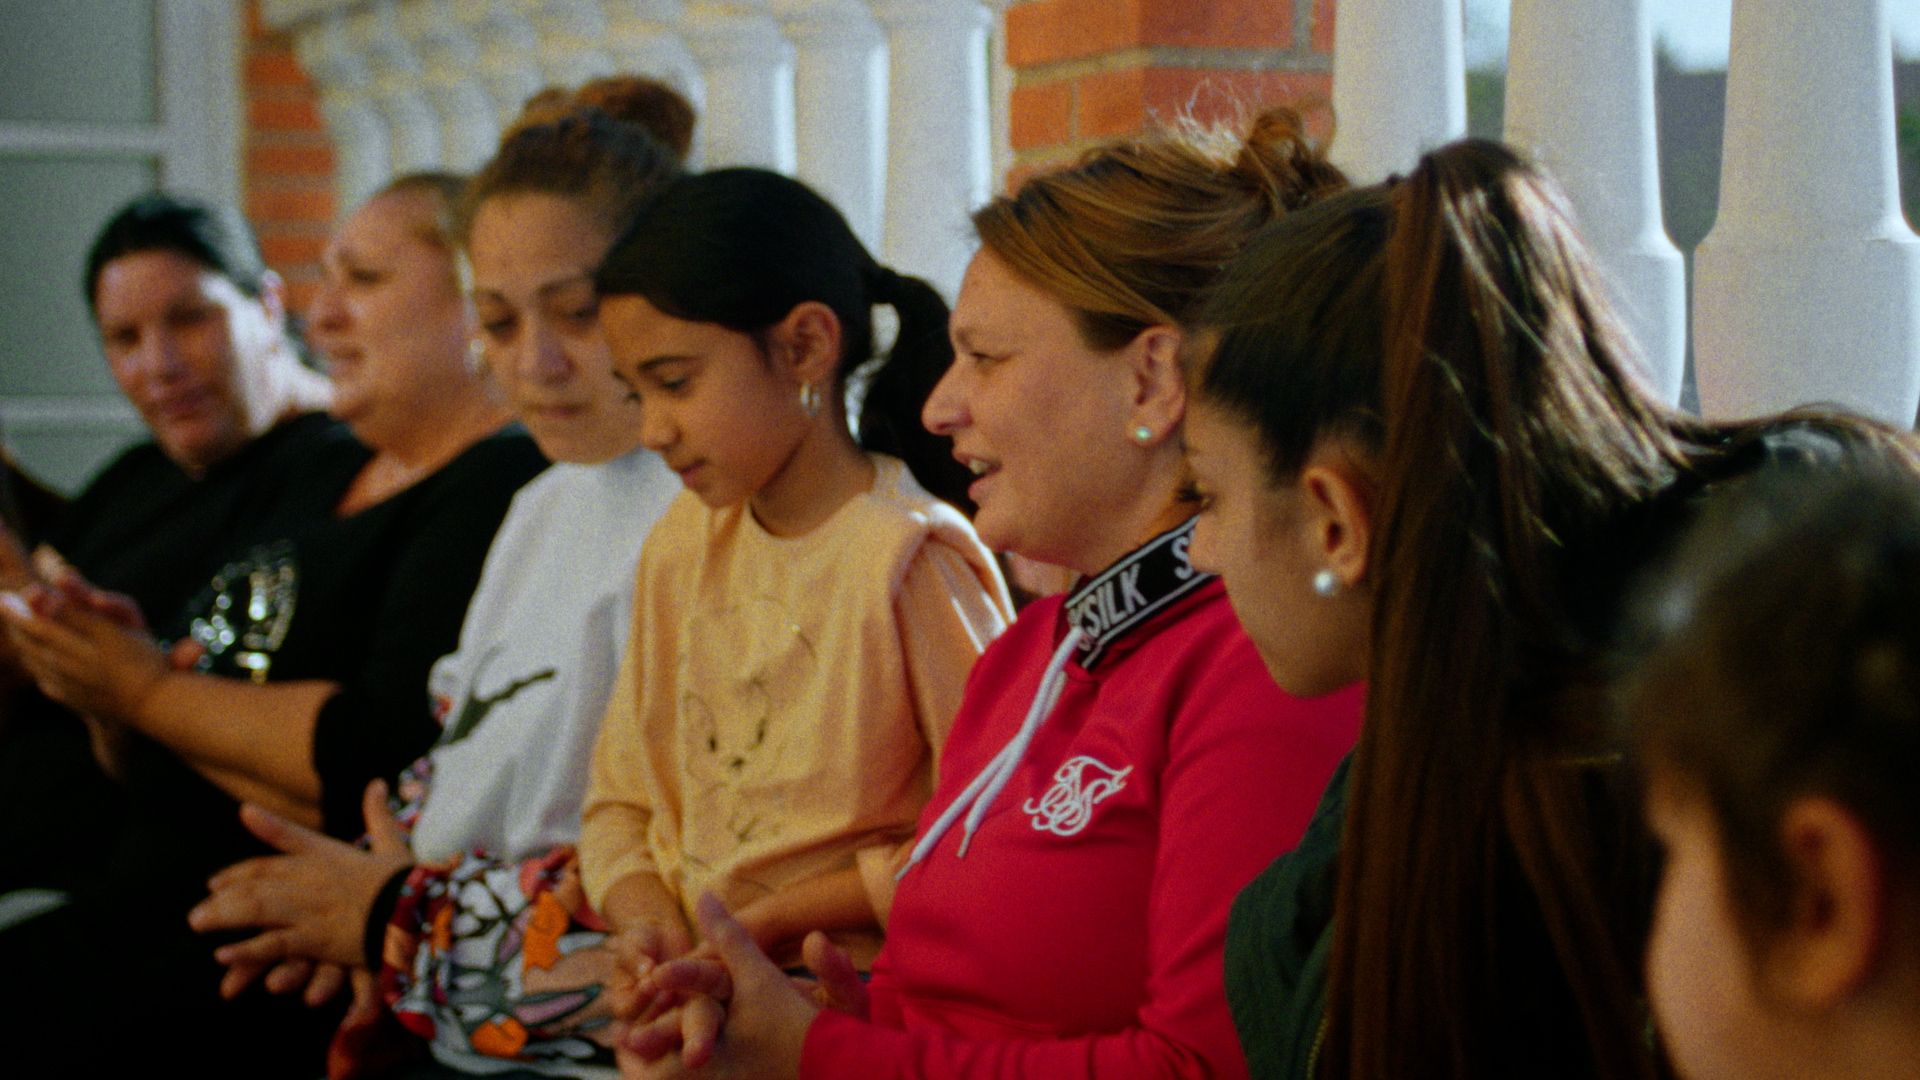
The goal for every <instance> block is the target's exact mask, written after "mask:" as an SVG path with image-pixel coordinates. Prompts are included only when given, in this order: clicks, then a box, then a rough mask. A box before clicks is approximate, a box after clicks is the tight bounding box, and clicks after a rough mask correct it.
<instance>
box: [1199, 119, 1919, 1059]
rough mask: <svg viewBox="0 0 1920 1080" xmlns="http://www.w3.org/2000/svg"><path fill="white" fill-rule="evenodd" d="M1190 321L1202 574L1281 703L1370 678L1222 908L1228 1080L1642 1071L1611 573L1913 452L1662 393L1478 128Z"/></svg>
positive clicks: (1324, 213)
mask: <svg viewBox="0 0 1920 1080" xmlns="http://www.w3.org/2000/svg"><path fill="white" fill-rule="evenodd" d="M1201 323H1202V324H1203V326H1204V327H1205V328H1206V330H1205V333H1204V335H1203V347H1202V348H1200V349H1199V350H1197V352H1198V354H1199V355H1197V356H1196V357H1195V358H1194V362H1193V364H1192V378H1193V380H1194V382H1193V385H1194V388H1195V393H1196V396H1197V399H1198V400H1197V402H1196V405H1195V409H1194V418H1193V423H1192V424H1191V425H1190V428H1189V431H1188V446H1189V450H1190V455H1189V457H1190V461H1191V463H1192V467H1193V470H1194V473H1195V476H1196V478H1197V480H1198V482H1199V485H1200V488H1201V491H1202V494H1203V497H1205V498H1207V499H1208V500H1210V502H1209V508H1208V510H1207V511H1206V512H1204V513H1203V514H1202V517H1201V527H1200V530H1199V533H1198V535H1197V536H1196V538H1195V543H1194V551H1195V556H1196V559H1197V560H1198V561H1200V562H1201V563H1203V564H1206V565H1211V566H1213V567H1216V568H1218V569H1219V570H1220V572H1221V573H1222V575H1223V576H1224V577H1225V579H1226V582H1227V589H1228V591H1229V593H1230V594H1231V595H1232V597H1233V600H1234V606H1235V608H1236V609H1237V610H1238V611H1239V612H1240V614H1241V618H1242V620H1243V621H1244V622H1245V624H1246V625H1247V628H1248V630H1249V632H1250V633H1251V634H1252V635H1253V637H1254V640H1255V641H1256V642H1258V643H1259V645H1260V648H1261V652H1262V655H1263V656H1264V657H1265V659H1266V661H1267V666H1268V669H1269V670H1270V671H1271V672H1272V673H1273V675H1274V677H1275V678H1276V679H1277V680H1278V681H1279V682H1280V684H1281V685H1282V686H1284V687H1287V688H1288V689H1291V690H1295V691H1297V692H1300V693H1315V692H1321V691H1324V690H1327V689H1329V688H1332V687H1335V686H1339V685H1342V684H1344V683H1349V682H1355V681H1359V680H1361V679H1365V680H1366V681H1367V682H1368V685H1369V699H1368V704H1367V721H1366V726H1365V727H1364V729H1363V732H1362V735H1361V738H1360V745H1359V747H1358V749H1357V750H1356V751H1355V752H1354V755H1353V757H1352V759H1351V766H1350V768H1348V767H1345V766H1343V768H1342V770H1341V773H1340V774H1339V775H1338V776H1337V777H1336V778H1335V780H1334V782H1333V783H1332V785H1330V787H1329V789H1328V792H1327V795H1326V797H1325V799H1324V801H1323V802H1322V805H1321V807H1320V810H1319V811H1318V812H1317V814H1316V817H1315V821H1314V824H1313V825H1312V826H1311V827H1310V828H1309V830H1308V835H1307V839H1306V840H1305V841H1304V842H1303V843H1302V845H1301V849H1300V850H1299V851H1297V852H1295V853H1293V854H1292V855H1289V856H1287V857H1285V858H1282V859H1280V860H1279V861H1278V862H1276V863H1275V864H1274V866H1273V867H1272V868H1270V869H1269V870H1268V871H1267V872H1266V873H1265V874H1263V875H1261V877H1260V878H1259V879H1258V880H1256V881H1255V882H1254V883H1253V885H1252V886H1250V887H1249V888H1248V889H1247V891H1246V892H1244V893H1243V894H1242V895H1241V897H1240V899H1239V900H1238V901H1237V902H1236V904H1235V908H1234V917H1233V922H1232V926H1231V929H1230V932H1229V938H1228V948H1227V970H1228V976H1227V984H1228V991H1229V996H1230V998H1231V999H1232V1002H1233V1007H1234V1015H1235V1020H1236V1022H1237V1024H1238V1026H1239V1028H1240V1033H1241V1038H1242V1041H1243V1043H1244V1044H1245V1046H1246V1049H1247V1054H1248V1060H1249V1064H1250V1066H1251V1067H1252V1070H1253V1072H1254V1074H1255V1075H1257V1076H1288V1077H1307V1076H1320V1077H1342V1078H1345V1077H1366V1078H1388V1077H1391V1078H1394V1080H1405V1078H1417V1077H1457V1078H1467V1077H1473V1078H1480V1077H1488V1076H1555V1077H1581V1076H1593V1077H1609V1078H1612V1077H1651V1076H1654V1075H1657V1074H1658V1072H1659V1070H1660V1065H1659V1062H1658V1061H1657V1059H1656V1056H1655V1055H1654V1053H1653V1052H1652V1051H1651V1050H1650V1049H1649V1046H1648V1043H1647V1040H1646V1037H1645V1032H1646V1015H1645V1009H1644V1006H1643V1004H1642V996H1641V993H1640V978H1639V974H1638V972H1639V955H1640V945H1641V942H1642V940H1643V933H1644V926H1643V922H1642V916H1643V915H1644V912H1645V903H1644V889H1645V885H1646V882H1645V881H1644V879H1643V875H1642V873H1641V871H1642V870H1643V869H1644V866H1645V864H1646V859H1645V858H1644V845H1643V844H1642V843H1641V842H1640V841H1639V838H1638V836H1637V835H1636V834H1635V832H1634V830H1633V829H1632V828H1631V821H1630V815H1628V814H1626V813H1624V812H1622V810H1621V808H1620V805H1619V798H1618V795H1617V793H1616V791H1615V788H1616V785H1617V773H1618V771H1619V770H1618V769H1617V768H1616V765H1617V762H1618V760H1619V748H1618V746H1617V745H1616V743H1615V741H1614V740H1611V739H1609V738H1608V734H1607V725H1606V723H1605V715H1604V710H1603V709H1601V708H1600V697H1601V693H1600V691H1601V688H1602V687H1603V686H1604V684H1605V676H1606V674H1607V671H1608V668H1607V663H1608V658H1609V657H1610V656H1611V655H1612V652H1611V648H1610V647H1611V645H1612V642H1613V638H1614V635H1615V624H1616V618H1615V615H1616V609H1617V607H1618V600H1619V596H1620V594H1621V592H1622V587H1623V582H1624V581H1625V580H1626V578H1627V577H1628V575H1629V574H1631V573H1632V572H1633V571H1634V570H1635V569H1636V568H1638V567H1640V566H1642V565H1643V564H1644V563H1645V561H1646V560H1647V558H1648V557H1649V555H1650V553H1652V552H1654V551H1656V550H1658V549H1659V548H1660V546H1661V544H1662V543H1663V541H1664V539H1665V538H1666V537H1667V536H1669V535H1670V534H1671V533H1672V531H1673V529H1674V528H1675V527H1676V526H1677V525H1678V524H1679V523H1680V522H1681V521H1682V520H1684V518H1685V517H1686V512H1687V507H1688V505H1689V501H1690V499H1691V497H1692V496H1693V495H1694V494H1695V493H1696V492H1698V491H1699V490H1700V489H1701V488H1702V487H1703V486H1704V485H1707V484H1710V483H1712V482H1714V481H1715V480H1717V479H1720V478H1723V477H1727V476H1731V475H1739V474H1744V473H1747V472H1751V471H1753V470H1755V469H1758V468H1760V467H1762V466H1763V465H1765V464H1766V463H1767V462H1769V461H1770V460H1773V459H1775V458H1780V457H1789V458H1796V459H1798V458H1810V459H1814V460H1828V459H1833V458H1838V457H1845V456H1849V455H1853V454H1862V455H1868V456H1872V455H1876V454H1880V453H1890V454H1893V455H1894V456H1896V457H1897V456H1902V455H1905V454H1906V453H1907V452H1908V451H1907V450H1906V449H1905V448H1904V447H1902V446H1899V445H1896V443H1895V441H1894V440H1893V438H1892V436H1890V435H1889V434H1888V433H1886V432H1883V431H1881V430H1879V429H1877V428H1874V427H1872V426H1871V425H1868V424H1866V423H1864V422H1860V421H1854V420H1850V419H1846V418H1840V417H1816V416H1809V417H1805V418H1797V419H1795V418H1781V419H1773V420H1766V421H1758V422H1754V423H1750V424H1743V425H1733V426H1713V425H1707V424H1703V423H1701V422H1699V421H1696V420H1693V419H1690V418H1688V417H1685V416H1682V415H1679V414H1676V413H1674V412H1671V411H1669V410H1667V409H1666V408H1664V407H1663V406H1661V405H1659V404H1657V403H1656V402H1655V401H1654V400H1653V398H1652V397H1651V396H1650V395H1649V394H1648V393H1647V391H1646V390H1645V389H1644V386H1643V383H1642V380H1641V376H1640V374H1639V371H1638V368H1637V367H1636V364H1637V361H1636V358H1635V357H1634V355H1633V353H1632V350H1631V345H1630V344H1629V342H1628V339H1627V338H1626V336H1625V334H1624V333H1623V332H1622V331H1621V330H1620V329H1619V327H1618V325H1617V323H1616V322H1615V320H1614V319H1613V317H1612V316H1611V315H1610V313H1609V312H1608V310H1607V307H1606V304H1605V301H1604V298H1603V294H1602V289H1601V288H1600V286H1599V280H1598V277H1597V274H1596V272H1595V271H1594V269H1593V266H1592V263H1591V262H1590V261H1589V259H1588V257H1587V255H1586V252H1585V249H1584V247H1583V245H1582V244H1581V242H1580V239H1579V237H1578V236H1577V235H1576V233H1575V232H1574V229H1573V227H1572V225H1571V220H1570V218H1569V216H1568V214H1567V212H1566V209H1565V207H1564V205H1563V203H1562V200H1561V198H1560V196H1559V195H1558V193H1557V190H1556V189H1555V187H1554V186H1553V185H1552V184H1551V182H1549V181H1548V180H1547V179H1546V178H1545V177H1543V176H1542V175H1541V174H1539V173H1537V172H1536V171H1534V170H1533V169H1532V168H1531V167H1529V166H1528V165H1527V164H1526V163H1524V162H1522V161H1521V160H1519V159H1518V158H1516V157H1515V156H1514V155H1513V154H1512V153H1511V152H1510V151H1508V150H1506V149H1504V148H1502V147H1500V146H1497V145H1495V144H1490V143H1483V142H1467V143H1461V144H1456V145H1454V146H1451V147H1448V148H1446V149H1443V150H1440V151H1436V152H1434V153H1432V154H1429V155H1428V156H1427V157H1425V158H1423V159H1422V161H1421V163H1420V165H1419V167H1418V168H1417V169H1416V170H1415V171H1414V172H1413V174H1412V176H1411V177H1409V178H1408V179H1407V180H1405V181H1404V182H1398V183H1389V184H1387V185H1385V186H1382V187H1377V188H1371V189H1368V190H1364V191H1358V192H1354V193H1352V194H1349V195H1345V196H1341V197H1339V198H1336V199H1331V200H1328V201H1327V202H1326V203H1324V204H1322V205H1321V206H1318V207H1314V208H1310V209H1309V210H1307V211H1305V212H1302V213H1300V214H1296V215H1293V216H1292V217H1289V218H1287V219H1285V220H1283V221H1282V222H1280V223H1279V224H1277V225H1276V226H1274V227H1273V228H1272V229H1271V230H1270V231H1269V232H1268V233H1266V234H1265V235H1263V236H1261V237H1260V238H1259V239H1258V240H1256V241H1255V242H1254V243H1253V244H1252V245H1250V246H1249V248H1248V250H1247V251H1246V253H1245V254H1244V255H1242V256H1241V257H1240V258H1239V259H1238V260H1237V261H1236V262H1235V263H1234V264H1233V265H1232V266H1231V267H1229V268H1228V270H1227V271H1226V273H1225V274H1223V276H1222V279H1221V281H1220V284H1219V286H1218V288H1217V290H1216V291H1215V293H1214V295H1213V296H1212V297H1211V299H1210V300H1209V302H1208V305H1207V308H1206V310H1205V312H1204V313H1203V314H1202V316H1201Z"/></svg>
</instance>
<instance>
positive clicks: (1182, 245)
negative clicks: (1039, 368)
mask: <svg viewBox="0 0 1920 1080" xmlns="http://www.w3.org/2000/svg"><path fill="white" fill-rule="evenodd" d="M1346 186H1347V178H1346V176H1345V175H1344V174H1342V173H1341V172H1340V170H1339V169H1338V168H1336V167H1334V166H1333V165H1332V164H1330V163H1329V162H1328V161H1327V160H1326V158H1325V156H1324V155H1323V154H1322V152H1321V150H1320V149H1319V148H1318V147H1316V146H1315V145H1314V144H1313V143H1312V142H1310V141H1309V140H1308V138H1307V136H1306V131H1305V127H1304V125H1303V124H1302V122H1301V119H1300V116H1299V114H1298V113H1296V112H1294V111H1293V110H1292V109H1288V108H1272V109H1268V110H1266V111H1265V112H1262V113H1260V114H1259V115H1258V116H1257V117H1255V119H1254V121H1253V123H1252V124H1251V126H1250V129H1249V130H1248V132H1247V134H1246V135H1245V136H1244V137H1242V136H1240V135H1238V134H1237V133H1235V132H1234V131H1232V130H1230V129H1228V128H1226V127H1221V126H1211V127H1210V126H1205V125H1201V124H1199V123H1196V122H1193V121H1183V122H1181V123H1178V124H1176V125H1174V126H1172V127H1170V128H1168V129H1166V130H1163V131H1159V132H1155V133H1152V134H1149V135H1144V136H1140V137H1137V138H1131V139H1126V140H1122V141H1118V142H1113V143H1108V144H1106V145H1104V146H1100V147H1096V148H1094V149H1093V150H1090V151H1088V152H1087V153H1086V154H1085V155H1084V156H1082V157H1081V158H1080V159H1079V160H1078V161H1077V162H1075V163H1074V164H1072V165H1070V166H1068V167H1066V168H1064V169H1061V170H1059V171H1057V172H1050V173H1043V174H1041V175H1039V176H1035V177H1033V178H1032V179H1030V180H1028V181H1027V182H1026V183H1025V184H1024V185H1022V186H1021V188H1020V189H1019V190H1018V191H1017V192H1015V193H1014V194H1012V195H1003V196H1000V197H998V198H996V199H994V200H993V201H992V202H990V203H988V204H987V205H986V206H984V207H982V208H981V209H980V210H979V211H977V212H976V213H975V214H974V215H973V225H974V229H975V231H976V232H978V233H979V236H980V242H981V245H982V247H983V248H984V249H985V250H987V251H991V252H993V254H994V256H995V257H996V258H998V259H1000V260H1001V261H1002V262H1004V263H1006V264H1007V266H1008V267H1010V268H1011V269H1012V270H1013V271H1014V272H1015V273H1017V274H1019V275H1020V276H1021V277H1023V278H1025V279H1027V280H1028V281H1029V282H1031V283H1032V284H1034V285H1036V286H1038V287H1039V288H1040V289H1041V290H1042V291H1044V292H1046V293H1047V294H1048V295H1049V296H1052V297H1053V298H1054V299H1056V300H1058V301H1060V302H1061V303H1063V304H1065V305H1066V306H1067V307H1068V308H1069V309H1071V310H1072V311H1073V313H1074V317H1075V319H1076V320H1077V321H1078V322H1079V324H1080V330H1081V333H1082V335H1083V336H1084V337H1085V339H1086V341H1087V344H1089V345H1090V346H1092V347H1094V348H1097V349H1116V348H1119V347H1120V346H1122V345H1124V344H1126V343H1127V342H1129V341H1131V340H1133V339H1134V338H1135V337H1136V336H1138V335H1139V333H1140V332H1141V331H1142V330H1145V329H1146V328H1147V327H1149V326H1160V325H1170V326H1181V325H1185V324H1187V323H1188V322H1189V321H1190V320H1191V319H1192V317H1193V315H1194V314H1195V313H1196V312H1197V310H1198V306H1199V300H1200V297H1201V294H1202V293H1203V292H1204V290H1205V289H1206V287H1207V286H1208V285H1210V284H1211V283H1212V281H1213V279H1214V277H1215V276H1216V275H1217V274H1218V273H1219V272H1220V270H1221V268H1222V267H1224V266H1225V265H1226V263H1227V262H1228V261H1229V260H1230V259H1232V258H1233V256H1234V255H1235V254H1236V253H1238V252H1239V250H1240V248H1241V247H1242V246H1243V245H1244V244H1245V243H1246V242H1247V241H1248V240H1249V239H1250V238H1252V236H1253V234H1254V233H1255V232H1256V231H1258V230H1259V229H1260V227H1261V226H1263V225H1265V224H1267V223H1268V222H1270V221H1272V220H1274V219H1275V218H1278V217H1280V216H1282V215H1283V214H1285V213H1287V212H1288V211H1291V210H1296V209H1299V208H1300V207H1302V206H1305V205H1307V204H1308V203H1310V202H1312V201H1314V200H1316V199H1318V198H1319V197H1321V196H1323V195H1326V194H1329V193H1332V192H1336V191H1340V190H1342V189H1344V188H1345V187H1346Z"/></svg>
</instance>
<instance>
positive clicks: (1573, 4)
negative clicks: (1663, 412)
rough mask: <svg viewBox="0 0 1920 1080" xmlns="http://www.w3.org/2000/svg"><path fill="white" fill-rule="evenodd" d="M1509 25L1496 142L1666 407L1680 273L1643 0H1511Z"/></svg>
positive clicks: (1679, 360)
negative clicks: (1580, 253)
mask: <svg viewBox="0 0 1920 1080" xmlns="http://www.w3.org/2000/svg"><path fill="white" fill-rule="evenodd" d="M1345 17H1346V8H1345V7H1344V6H1343V7H1342V8H1341V18H1342V19H1343V20H1344V19H1345ZM1510 25H1511V31H1510V39H1509V47H1508V54H1507V100H1506V132H1505V138H1506V141H1507V142H1509V143H1511V144H1513V145H1514V146H1516V147H1518V148H1519V149H1521V150H1523V151H1525V152H1526V153H1528V154H1530V155H1532V157H1533V158H1534V159H1535V160H1536V161H1538V162H1539V163H1540V164H1542V165H1544V166H1546V167H1547V168H1548V169H1549V170H1550V171H1551V172H1552V173H1553V174H1554V176H1555V177H1556V178H1557V179H1558V180H1559V181H1560V183H1561V185H1562V186H1563V187H1565V189H1566V191H1567V195H1568V197H1569V198H1570V199H1571V200H1572V202H1573V206H1574V210H1575V212H1576V213H1577V214H1578V216H1579V219H1580V227H1581V231H1582V233H1584V234H1585V236H1586V238H1587V241H1588V243H1589V244H1590V245H1592V248H1593V251H1594V254H1595V256H1596V257H1597V259H1598V260H1599V262H1600V264H1601V266H1602V267H1603V268H1604V269H1605V270H1606V272H1607V275H1608V277H1609V278H1610V279H1611V284H1612V285H1613V286H1614V299H1615V301H1616V303H1617V305H1618V307H1619V309H1620V314H1621V316H1622V318H1623V321H1624V322H1626V324H1627V326H1628V328H1629V329H1630V330H1631V331H1632V332H1633V336H1634V338H1635V340H1637V341H1638V342H1639V344H1640V347H1641V350H1642V352H1643V353H1644V354H1645V356H1646V358H1647V360H1648V362H1649V366H1650V369H1651V370H1649V371H1648V372H1647V374H1648V375H1649V376H1650V378H1651V381H1652V385H1653V386H1654V387H1655V389H1656V390H1657V392H1658V393H1659V395H1660V397H1661V398H1662V400H1664V401H1666V402H1667V403H1668V404H1677V403H1678V402H1679V400H1680V390H1681V382H1682V380H1683V378H1684V377H1685V374H1686V352H1687V292H1686V267H1685V265H1684V263H1683V262H1682V260H1681V258H1680V252H1679V250H1678V249H1677V248H1675V247H1674V246H1673V241H1672V240H1670V239H1668V237H1667V232H1666V228H1665V226H1664V224H1663V222H1662V218H1661V211H1660V164H1659V145H1658V143H1659V140H1658V136H1657V132H1656V129H1655V126H1654V114H1653V36H1652V28H1651V23H1650V22H1649V20H1648V11H1647V0H1514V3H1513V15H1512V22H1511V24H1510ZM1340 30H1341V33H1343V34H1344V33H1345V24H1344V22H1343V23H1342V24H1341V28H1340ZM1336 63H1337V58H1336ZM1341 137H1342V138H1345V137H1346V130H1345V125H1344V124H1343V125H1342V133H1341ZM1336 145H1337V144H1336Z"/></svg>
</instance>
